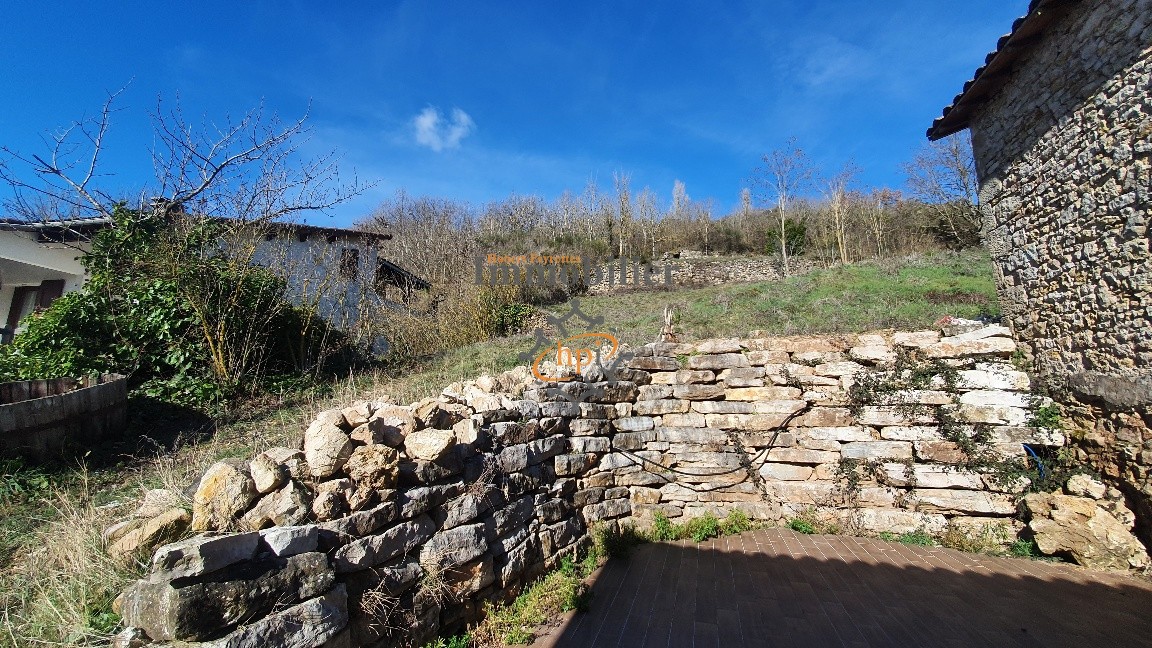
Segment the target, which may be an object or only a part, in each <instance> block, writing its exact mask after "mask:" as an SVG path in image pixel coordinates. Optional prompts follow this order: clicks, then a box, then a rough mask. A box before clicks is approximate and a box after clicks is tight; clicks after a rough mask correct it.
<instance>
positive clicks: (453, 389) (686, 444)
mask: <svg viewBox="0 0 1152 648" xmlns="http://www.w3.org/2000/svg"><path fill="white" fill-rule="evenodd" d="M981 326H982V325H980V324H979V323H975V322H965V323H963V324H957V325H955V327H954V325H953V324H949V325H947V326H945V330H944V331H943V334H942V332H941V331H921V332H913V333H900V332H881V333H876V334H870V335H849V336H836V337H788V338H770V337H751V338H748V339H721V340H706V341H702V342H696V343H690V344H669V343H662V344H651V345H647V346H645V347H642V348H640V349H637V350H636V351H635V357H633V358H632V359H631V360H630V361H629V367H627V368H623V369H620V370H619V371H617V372H616V376H615V380H611V381H605V380H602V379H603V378H605V376H603V375H595V374H598V373H600V372H598V371H597V370H593V371H591V372H589V373H587V374H586V375H585V376H584V379H583V380H573V381H570V382H565V383H562V384H560V385H558V384H557V383H549V384H545V383H541V382H538V381H535V380H534V379H532V377H531V375H530V374H529V372H528V371H527V370H526V369H524V368H520V369H517V370H514V371H511V372H508V373H505V374H501V375H500V376H496V377H491V376H484V377H481V378H480V379H477V380H475V381H469V382H466V383H456V384H454V385H451V386H449V387H448V388H447V389H445V390H444V392H443V393H442V394H441V395H440V396H439V397H437V398H429V399H425V400H423V401H420V402H418V403H414V404H412V405H408V406H399V405H392V404H388V403H357V404H354V405H352V406H350V407H347V408H345V409H343V410H330V411H326V412H322V413H321V414H320V415H319V416H318V417H317V419H316V420H315V421H314V422H313V423H312V424H311V425H310V426H309V427H308V428H307V430H306V431H305V432H304V435H303V439H302V443H301V445H300V447H299V448H274V449H271V450H267V451H264V452H262V453H260V454H259V455H257V456H256V457H254V458H253V459H252V460H251V461H238V460H236V461H225V462H221V463H217V464H215V465H213V466H212V467H211V468H209V469H208V471H207V472H206V473H205V474H204V476H203V477H202V478H201V480H200V482H199V484H198V485H197V488H196V493H195V496H194V498H193V510H192V512H191V515H189V514H188V513H187V512H186V511H185V510H183V509H181V508H180V507H179V506H178V505H177V504H176V499H175V497H174V496H173V494H171V493H167V492H166V491H153V492H152V493H149V495H148V497H147V498H145V502H144V504H143V505H142V506H141V508H140V510H139V511H138V512H137V514H136V515H134V516H132V517H131V519H129V520H127V521H125V522H123V523H121V524H118V525H116V526H115V527H113V528H111V529H109V530H108V531H107V532H106V539H107V541H108V542H109V550H110V551H112V552H114V553H133V552H137V553H142V552H145V551H149V550H150V548H151V547H152V546H154V545H156V544H159V543H162V542H164V541H165V540H166V539H167V540H170V539H171V538H173V537H178V536H179V535H180V533H182V532H183V531H184V530H185V529H186V528H188V527H190V528H191V530H192V531H195V532H199V533H200V534H201V535H198V536H195V537H192V538H190V539H187V540H183V541H180V542H177V543H174V544H168V545H164V546H162V547H160V548H159V549H158V550H156V552H155V554H154V556H153V558H152V562H151V569H150V572H149V574H148V575H147V577H146V578H145V579H143V580H141V581H138V582H137V583H136V584H134V585H133V586H132V587H131V588H129V589H128V590H127V591H126V592H125V593H124V595H122V596H121V597H120V599H119V600H118V601H117V609H118V611H119V612H120V614H121V615H122V617H123V618H124V620H125V622H126V623H128V624H130V625H131V626H133V628H134V630H130V631H129V633H130V634H131V633H135V634H134V635H132V636H133V637H134V638H135V639H136V640H138V641H148V640H152V641H180V642H192V645H201V644H202V645H212V646H235V647H240V646H256V645H291V646H329V647H335V646H376V645H379V646H388V645H422V643H423V642H425V641H427V640H428V639H430V638H432V637H434V636H435V635H437V634H440V633H445V632H453V631H455V630H459V629H462V628H463V627H464V625H465V624H466V623H470V622H473V621H475V620H477V619H478V618H479V617H480V615H481V613H482V604H483V602H484V601H506V600H508V599H510V598H511V597H513V596H515V595H516V594H518V593H519V592H520V591H521V590H522V589H523V587H524V586H525V585H526V584H528V583H529V582H531V581H532V580H533V579H534V578H536V577H537V576H538V575H540V574H542V573H543V572H545V571H546V570H549V569H551V568H554V567H555V566H556V565H557V564H558V562H559V560H560V558H561V557H562V556H565V555H572V554H574V553H577V552H579V551H580V550H582V549H583V548H585V547H587V546H588V544H589V542H590V535H591V534H590V531H591V530H592V529H594V528H595V527H596V526H597V525H609V526H612V525H618V524H620V523H621V522H629V523H633V524H636V525H639V526H645V525H649V524H651V523H652V521H653V519H654V518H655V516H656V515H657V514H663V515H665V516H667V517H668V518H671V519H676V518H692V517H698V516H701V515H705V514H714V515H718V516H723V515H726V514H728V513H730V512H731V511H734V510H740V511H743V512H744V513H746V514H748V515H749V516H750V517H753V518H755V519H759V520H763V521H766V522H770V523H783V522H786V521H787V520H789V519H790V518H793V517H796V516H800V515H816V516H819V517H820V518H821V519H825V520H829V521H835V522H836V523H838V524H841V525H844V526H843V527H842V528H844V529H845V530H847V531H892V532H897V533H899V532H906V531H914V530H925V531H928V532H940V531H942V530H944V528H945V527H946V526H947V525H950V524H951V525H954V526H958V527H960V528H961V530H964V529H967V530H969V531H976V530H978V529H980V528H981V527H983V526H985V525H989V524H991V525H999V526H1001V527H1002V528H1003V529H1004V530H1005V531H1007V533H1008V534H1009V535H1011V534H1012V533H1013V532H1014V531H1015V530H1016V529H1018V528H1019V526H1020V525H1019V523H1017V522H1015V521H1014V520H1013V519H1012V517H1013V516H1014V515H1015V513H1016V502H1017V500H1018V499H1019V491H1020V490H1021V488H1022V487H1023V486H1024V484H1023V483H1020V482H1012V483H1001V482H998V481H996V480H995V479H993V477H994V475H990V474H983V473H980V472H976V471H973V470H968V469H965V468H964V465H965V464H964V460H965V456H966V455H965V451H964V450H963V449H962V448H961V447H960V446H959V445H957V443H956V442H955V441H957V440H959V439H960V437H958V436H955V435H957V434H959V435H965V436H971V435H973V434H975V433H976V432H977V430H981V431H983V432H984V433H986V437H987V438H986V440H985V443H986V445H987V450H988V451H989V452H991V453H994V455H995V456H998V457H1005V458H1011V457H1021V456H1022V455H1023V454H1024V452H1025V450H1024V447H1023V445H1022V444H1025V443H1027V444H1031V445H1032V446H1033V447H1034V448H1035V449H1041V446H1059V445H1061V444H1062V443H1063V442H1064V439H1063V437H1062V436H1061V435H1060V433H1059V432H1056V431H1052V430H1044V429H1037V428H1034V427H1031V426H1030V424H1029V407H1030V406H1031V403H1030V397H1029V396H1028V390H1029V379H1028V376H1027V375H1026V374H1024V373H1021V372H1019V371H1017V370H1015V368H1014V367H1013V366H1012V365H1011V363H1010V362H1009V360H1008V357H1009V356H1011V355H1012V353H1013V352H1014V350H1015V348H1016V347H1015V344H1014V343H1013V342H1012V340H1011V339H1009V338H1008V337H1006V335H1007V334H1008V330H1007V329H1006V328H1004V327H1000V326H988V327H981ZM923 367H931V368H932V369H931V371H928V372H927V373H926V372H925V371H924V370H923ZM917 368H919V369H917ZM912 373H916V375H918V376H919V377H920V378H919V381H920V382H919V383H918V385H917V386H916V388H911V387H909V388H893V385H898V384H900V383H899V380H902V379H905V378H907V377H908V376H910V375H912ZM597 379H601V382H590V381H592V380H597ZM893 381H896V382H893ZM860 385H869V386H870V388H869V389H866V390H861V389H860V388H859V386H860ZM880 385H887V388H883V389H882V388H880V387H879V386H880ZM557 387H558V389H557ZM862 393H863V394H864V396H861V394H862ZM950 435H951V436H950ZM1101 488H1103V487H1102V486H1101ZM1102 496H1103V495H1102ZM1062 501H1063V500H1061V501H1060V502H1062ZM1088 502H1089V503H1090V502H1091V501H1090V500H1089V501H1088ZM1058 503H1059V502H1058ZM1053 506H1054V505H1053ZM1085 506H1087V509H1086V510H1088V511H1089V513H1091V511H1092V510H1094V506H1095V505H1094V504H1091V505H1087V504H1086V505H1085ZM1109 506H1112V507H1113V508H1114V509H1115V510H1118V511H1122V510H1124V509H1123V503H1122V502H1119V503H1116V504H1109ZM1049 508H1052V506H1049ZM1114 526H1121V525H1120V523H1116V524H1115V525H1114ZM1113 535H1115V534H1113ZM1137 548H1138V549H1140V548H1139V547H1138V543H1137ZM1129 551H1131V549H1129ZM1141 555H1142V554H1141ZM1123 559H1124V555H1123V554H1122V555H1121V558H1120V560H1121V562H1122V561H1123ZM124 642H125V643H124V645H127V643H126V642H127V638H125V640H124ZM181 645H184V644H181Z"/></svg>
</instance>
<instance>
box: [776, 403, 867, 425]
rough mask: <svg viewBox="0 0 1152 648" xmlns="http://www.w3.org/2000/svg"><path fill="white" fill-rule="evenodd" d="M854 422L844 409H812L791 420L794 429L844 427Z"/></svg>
mask: <svg viewBox="0 0 1152 648" xmlns="http://www.w3.org/2000/svg"><path fill="white" fill-rule="evenodd" d="M854 423H855V420H854V419H853V418H852V414H851V412H849V411H848V408H846V407H813V408H812V409H811V410H809V411H807V412H804V413H803V414H801V415H800V416H797V417H796V418H794V419H792V422H791V423H789V426H794V427H844V426H849V425H853V424H854Z"/></svg>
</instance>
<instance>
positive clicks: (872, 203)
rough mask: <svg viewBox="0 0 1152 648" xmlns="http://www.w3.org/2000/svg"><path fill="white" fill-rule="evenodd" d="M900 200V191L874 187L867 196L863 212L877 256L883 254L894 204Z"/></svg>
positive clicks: (893, 213)
mask: <svg viewBox="0 0 1152 648" xmlns="http://www.w3.org/2000/svg"><path fill="white" fill-rule="evenodd" d="M900 200H901V198H900V192H898V191H892V190H891V189H875V190H873V191H872V194H871V195H870V196H869V197H868V200H867V202H868V204H867V206H866V207H865V208H864V210H863V212H864V218H865V220H866V221H867V223H868V231H869V233H870V234H871V235H872V242H873V244H875V246H876V256H877V257H881V256H884V246H885V236H886V234H887V232H888V225H889V223H890V222H892V218H893V216H894V215H895V211H896V209H895V208H896V205H898V204H899V203H900Z"/></svg>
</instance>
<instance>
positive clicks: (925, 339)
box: [892, 331, 940, 349]
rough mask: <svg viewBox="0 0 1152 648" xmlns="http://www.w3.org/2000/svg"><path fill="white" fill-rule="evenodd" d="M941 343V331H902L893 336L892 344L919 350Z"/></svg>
mask: <svg viewBox="0 0 1152 648" xmlns="http://www.w3.org/2000/svg"><path fill="white" fill-rule="evenodd" d="M939 341H940V332H939V331H912V332H907V331H900V332H897V333H893V334H892V344H895V345H896V346H902V347H908V348H913V349H918V348H920V347H926V346H931V345H933V344H936V343H937V342H939Z"/></svg>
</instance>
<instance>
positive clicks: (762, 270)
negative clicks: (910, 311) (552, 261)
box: [588, 253, 820, 295]
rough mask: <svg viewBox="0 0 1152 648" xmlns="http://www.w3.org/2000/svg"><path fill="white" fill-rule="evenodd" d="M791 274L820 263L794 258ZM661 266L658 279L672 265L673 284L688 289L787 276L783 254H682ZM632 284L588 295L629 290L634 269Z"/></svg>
mask: <svg viewBox="0 0 1152 648" xmlns="http://www.w3.org/2000/svg"><path fill="white" fill-rule="evenodd" d="M790 264H791V267H790V270H791V273H792V274H801V273H804V272H808V271H810V270H813V269H815V268H817V267H820V264H819V263H816V262H814V261H810V260H804V259H799V258H797V259H792V260H791V261H790ZM653 265H654V266H655V267H656V268H657V270H658V271H657V273H656V276H655V281H657V282H662V281H664V274H663V268H664V267H666V266H667V267H669V268H670V272H669V274H670V276H671V279H672V283H673V284H674V285H676V286H683V287H688V288H693V287H704V286H719V285H723V284H732V283H747V282H752V281H776V280H779V279H781V278H782V277H783V275H782V274H781V273H780V258H779V257H755V256H753V257H749V256H739V257H736V256H731V257H729V256H705V255H701V254H695V255H692V256H683V253H682V256H680V257H679V258H666V259H663V260H661V261H658V262H655V263H654V264H653ZM626 276H627V277H628V283H626V284H625V285H623V286H620V285H615V286H613V287H609V286H608V285H607V283H598V284H596V285H594V286H591V287H590V288H589V289H588V294H591V295H602V294H605V293H610V292H613V291H616V290H627V289H628V288H629V287H635V286H636V285H637V283H636V281H635V280H634V278H633V275H632V272H631V271H630V270H629V272H627V273H626Z"/></svg>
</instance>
